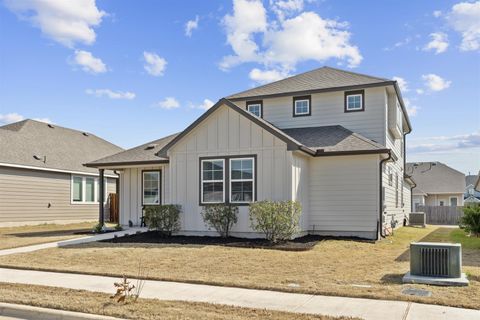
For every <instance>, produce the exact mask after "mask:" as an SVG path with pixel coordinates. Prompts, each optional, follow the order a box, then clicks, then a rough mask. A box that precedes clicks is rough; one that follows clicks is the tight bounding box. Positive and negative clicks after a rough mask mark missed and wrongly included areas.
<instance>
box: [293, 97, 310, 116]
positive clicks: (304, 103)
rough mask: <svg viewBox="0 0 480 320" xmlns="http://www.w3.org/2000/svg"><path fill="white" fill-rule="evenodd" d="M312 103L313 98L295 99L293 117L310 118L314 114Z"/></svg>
mask: <svg viewBox="0 0 480 320" xmlns="http://www.w3.org/2000/svg"><path fill="white" fill-rule="evenodd" d="M311 102H312V98H311V96H303V97H293V116H294V117H303V116H310V115H311V114H312V109H311Z"/></svg>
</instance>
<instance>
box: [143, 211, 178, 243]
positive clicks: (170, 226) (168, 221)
mask: <svg viewBox="0 0 480 320" xmlns="http://www.w3.org/2000/svg"><path fill="white" fill-rule="evenodd" d="M180 211H181V207H180V206H179V205H173V204H165V205H159V206H147V207H146V208H145V224H146V225H147V226H148V228H149V229H153V230H157V231H159V232H160V233H162V234H164V235H167V236H171V235H172V233H173V232H174V231H178V230H179V229H180Z"/></svg>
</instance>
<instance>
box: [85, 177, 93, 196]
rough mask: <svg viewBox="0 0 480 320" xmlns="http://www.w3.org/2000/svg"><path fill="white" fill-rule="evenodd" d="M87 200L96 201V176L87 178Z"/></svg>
mask: <svg viewBox="0 0 480 320" xmlns="http://www.w3.org/2000/svg"><path fill="white" fill-rule="evenodd" d="M85 202H95V178H92V177H88V178H85Z"/></svg>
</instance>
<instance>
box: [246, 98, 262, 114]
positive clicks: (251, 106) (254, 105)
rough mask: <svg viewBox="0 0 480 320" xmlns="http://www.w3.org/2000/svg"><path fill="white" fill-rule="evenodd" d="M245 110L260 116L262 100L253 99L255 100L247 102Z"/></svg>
mask: <svg viewBox="0 0 480 320" xmlns="http://www.w3.org/2000/svg"><path fill="white" fill-rule="evenodd" d="M247 111H248V112H250V113H252V114H254V115H256V116H257V117H259V118H261V117H262V102H261V101H255V102H247Z"/></svg>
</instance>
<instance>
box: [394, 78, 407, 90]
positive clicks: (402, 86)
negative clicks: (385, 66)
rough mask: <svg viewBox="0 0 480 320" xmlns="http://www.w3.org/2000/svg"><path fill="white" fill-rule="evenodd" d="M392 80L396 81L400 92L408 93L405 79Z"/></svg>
mask: <svg viewBox="0 0 480 320" xmlns="http://www.w3.org/2000/svg"><path fill="white" fill-rule="evenodd" d="M393 80H395V81H397V83H398V86H399V87H400V90H401V91H403V92H407V91H409V89H408V83H407V81H406V80H405V79H403V78H401V77H393Z"/></svg>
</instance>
